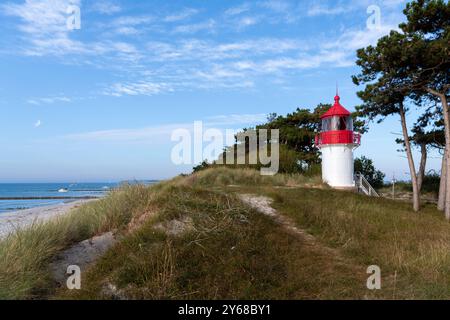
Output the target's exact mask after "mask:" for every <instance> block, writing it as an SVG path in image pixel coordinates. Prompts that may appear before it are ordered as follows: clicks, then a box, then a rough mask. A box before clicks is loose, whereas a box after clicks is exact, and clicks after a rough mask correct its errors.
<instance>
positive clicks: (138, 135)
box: [62, 113, 267, 143]
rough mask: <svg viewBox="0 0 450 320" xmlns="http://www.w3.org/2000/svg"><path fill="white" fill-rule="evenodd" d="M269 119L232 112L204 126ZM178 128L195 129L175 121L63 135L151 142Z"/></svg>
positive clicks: (235, 126)
mask: <svg viewBox="0 0 450 320" xmlns="http://www.w3.org/2000/svg"><path fill="white" fill-rule="evenodd" d="M266 119H267V115H266V114H261V113H260V114H231V115H217V116H211V117H208V118H206V119H204V121H203V125H204V128H211V127H214V128H229V129H240V128H242V127H243V126H250V125H256V124H260V123H262V122H264V121H265V120H266ZM177 129H187V130H192V129H193V122H191V123H188V122H186V123H174V124H165V125H158V126H149V127H145V128H134V129H112V130H99V131H90V132H84V133H77V134H70V135H66V136H63V137H62V138H63V139H66V140H72V141H89V142H95V143H98V142H110V143H125V142H126V143H128V142H133V143H151V142H153V141H155V139H157V138H158V139H160V138H166V139H170V135H171V134H172V132H173V131H174V130H177Z"/></svg>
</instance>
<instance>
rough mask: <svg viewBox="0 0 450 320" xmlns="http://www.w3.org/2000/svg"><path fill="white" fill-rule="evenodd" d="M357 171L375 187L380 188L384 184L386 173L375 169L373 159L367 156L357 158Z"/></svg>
mask: <svg viewBox="0 0 450 320" xmlns="http://www.w3.org/2000/svg"><path fill="white" fill-rule="evenodd" d="M355 172H359V173H361V174H362V175H363V176H364V177H365V178H366V179H367V181H368V182H369V183H370V184H371V185H372V187H374V188H375V189H379V188H381V187H383V185H384V177H385V176H386V175H385V174H384V173H383V172H381V171H380V170H377V169H375V166H374V165H373V161H372V160H371V159H369V158H367V157H365V156H362V157H360V158H356V159H355Z"/></svg>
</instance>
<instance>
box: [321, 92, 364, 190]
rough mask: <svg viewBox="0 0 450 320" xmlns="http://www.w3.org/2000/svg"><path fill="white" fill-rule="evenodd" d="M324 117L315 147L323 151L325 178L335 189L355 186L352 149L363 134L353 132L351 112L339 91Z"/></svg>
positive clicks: (323, 178)
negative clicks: (344, 105)
mask: <svg viewBox="0 0 450 320" xmlns="http://www.w3.org/2000/svg"><path fill="white" fill-rule="evenodd" d="M321 120H322V128H321V132H320V133H319V134H318V135H317V136H316V146H317V147H318V148H319V149H320V150H321V152H322V180H323V182H324V183H327V184H328V185H329V186H331V187H333V188H339V189H353V188H355V180H354V163H353V161H354V160H353V150H354V149H356V148H357V147H359V145H360V142H361V136H360V134H358V133H355V132H353V119H352V116H351V113H350V112H349V111H348V110H347V109H345V108H344V107H343V106H342V105H341V103H340V97H339V94H338V93H336V97H335V98H334V105H333V106H332V107H331V108H330V109H329V110H328V111H327V112H326V113H325V114H324V115H322V117H321Z"/></svg>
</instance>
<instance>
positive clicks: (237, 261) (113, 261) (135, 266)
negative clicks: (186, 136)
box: [59, 181, 367, 299]
mask: <svg viewBox="0 0 450 320" xmlns="http://www.w3.org/2000/svg"><path fill="white" fill-rule="evenodd" d="M178 182H179V181H178ZM153 200H154V201H153V203H152V205H154V206H157V207H158V212H159V215H158V216H154V217H152V218H151V219H150V220H148V221H147V223H146V224H145V225H144V226H143V227H142V228H141V229H139V230H138V231H137V232H135V233H133V234H130V235H129V236H127V237H126V238H125V239H124V240H123V241H122V242H121V243H119V244H118V245H116V246H115V247H114V248H113V249H112V250H110V251H109V253H107V254H106V255H105V256H104V257H103V258H102V259H101V260H100V261H99V262H98V263H97V264H96V265H95V266H94V268H92V269H91V270H90V271H89V272H88V274H87V276H86V278H85V279H86V280H85V281H84V285H83V288H82V290H81V291H78V292H67V291H66V290H61V291H60V296H59V297H60V298H74V299H112V298H117V297H121V298H128V299H320V298H323V299H326V298H330V299H333V298H334V299H336V298H351V297H359V298H362V297H364V295H365V294H367V292H366V290H365V289H364V283H365V279H364V276H365V274H364V270H362V269H360V268H358V267H356V266H354V265H352V264H351V263H348V264H346V263H344V262H343V261H342V260H341V259H337V258H335V257H330V256H329V255H328V254H327V252H324V251H322V250H320V248H316V247H312V246H310V245H309V244H308V243H306V242H305V241H304V239H303V238H301V237H299V236H298V235H295V234H292V233H290V232H287V231H286V230H285V229H284V228H283V227H282V226H280V225H278V224H277V223H276V222H274V221H273V220H272V219H271V218H269V217H266V216H264V215H262V214H261V213H259V212H256V211H255V210H253V209H251V208H249V207H248V206H247V205H245V204H243V203H242V202H241V201H240V200H239V199H238V197H236V196H234V195H232V194H231V195H230V194H227V193H220V192H212V191H207V190H205V189H203V188H198V187H186V186H179V185H177V186H174V185H170V184H169V185H167V186H166V187H165V188H161V190H160V191H159V192H158V196H157V197H155V198H154V199H153ZM184 217H190V227H189V228H187V229H186V230H185V231H184V232H182V233H179V232H177V233H172V232H170V230H167V232H166V231H164V230H163V229H161V227H160V226H161V222H164V221H166V222H170V221H173V220H174V219H176V220H178V221H183V220H185V219H184ZM124 261H126V263H124ZM337 274H339V277H336V275H337ZM346 284H351V285H346ZM111 287H113V288H116V290H115V291H113V292H112V291H111V290H105V288H111Z"/></svg>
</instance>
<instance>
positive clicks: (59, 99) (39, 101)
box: [27, 96, 72, 106]
mask: <svg viewBox="0 0 450 320" xmlns="http://www.w3.org/2000/svg"><path fill="white" fill-rule="evenodd" d="M58 102H64V103H69V102H72V99H70V98H68V97H65V96H53V97H45V98H32V99H28V100H27V103H29V104H34V105H38V106H39V105H42V104H54V103H58Z"/></svg>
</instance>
